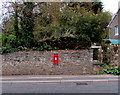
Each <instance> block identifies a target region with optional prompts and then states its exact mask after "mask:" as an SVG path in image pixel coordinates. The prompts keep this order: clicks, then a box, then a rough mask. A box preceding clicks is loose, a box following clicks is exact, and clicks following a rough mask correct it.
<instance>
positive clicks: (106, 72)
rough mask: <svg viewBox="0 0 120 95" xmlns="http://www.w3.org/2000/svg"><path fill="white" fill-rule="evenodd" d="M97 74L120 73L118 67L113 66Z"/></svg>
mask: <svg viewBox="0 0 120 95" xmlns="http://www.w3.org/2000/svg"><path fill="white" fill-rule="evenodd" d="M99 74H113V75H120V67H118V66H114V67H110V68H108V69H104V70H103V71H101V72H100V73H99Z"/></svg>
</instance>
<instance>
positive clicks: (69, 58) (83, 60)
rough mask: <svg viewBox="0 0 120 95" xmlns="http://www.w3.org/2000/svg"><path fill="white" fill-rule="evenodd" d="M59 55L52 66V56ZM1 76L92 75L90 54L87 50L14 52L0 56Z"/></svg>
mask: <svg viewBox="0 0 120 95" xmlns="http://www.w3.org/2000/svg"><path fill="white" fill-rule="evenodd" d="M55 53H57V54H59V55H60V63H59V65H54V64H53V62H51V60H52V55H53V54H55ZM2 74H3V75H82V74H93V64H92V52H91V51H88V50H69V51H68V50H57V51H55V50H54V51H31V52H14V53H9V54H3V55H2Z"/></svg>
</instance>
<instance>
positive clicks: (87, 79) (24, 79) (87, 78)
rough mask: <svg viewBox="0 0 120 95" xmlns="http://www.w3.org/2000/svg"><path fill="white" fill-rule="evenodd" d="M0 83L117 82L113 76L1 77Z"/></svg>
mask: <svg viewBox="0 0 120 95" xmlns="http://www.w3.org/2000/svg"><path fill="white" fill-rule="evenodd" d="M0 79H1V80H2V83H3V84H4V83H26V82H27V83H84V82H114V81H119V77H118V76H114V75H16V76H2V77H1V78H0Z"/></svg>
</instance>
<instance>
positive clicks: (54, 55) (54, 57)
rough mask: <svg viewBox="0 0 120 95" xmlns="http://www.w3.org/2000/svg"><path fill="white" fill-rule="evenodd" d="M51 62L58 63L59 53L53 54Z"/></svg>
mask: <svg viewBox="0 0 120 95" xmlns="http://www.w3.org/2000/svg"><path fill="white" fill-rule="evenodd" d="M52 61H53V64H56V65H58V64H59V55H58V54H53V60H52Z"/></svg>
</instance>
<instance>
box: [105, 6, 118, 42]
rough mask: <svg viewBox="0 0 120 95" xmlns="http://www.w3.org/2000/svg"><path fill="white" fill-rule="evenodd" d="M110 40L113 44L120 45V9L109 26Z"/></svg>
mask: <svg viewBox="0 0 120 95" xmlns="http://www.w3.org/2000/svg"><path fill="white" fill-rule="evenodd" d="M108 27H109V39H105V40H107V41H108V40H109V41H110V43H111V44H120V28H119V27H120V8H119V9H118V12H117V13H116V14H115V16H114V17H113V18H112V20H111V21H110V23H109V25H108Z"/></svg>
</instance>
